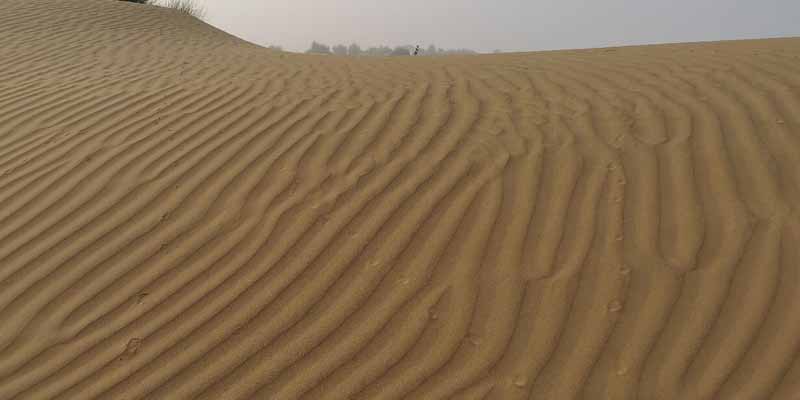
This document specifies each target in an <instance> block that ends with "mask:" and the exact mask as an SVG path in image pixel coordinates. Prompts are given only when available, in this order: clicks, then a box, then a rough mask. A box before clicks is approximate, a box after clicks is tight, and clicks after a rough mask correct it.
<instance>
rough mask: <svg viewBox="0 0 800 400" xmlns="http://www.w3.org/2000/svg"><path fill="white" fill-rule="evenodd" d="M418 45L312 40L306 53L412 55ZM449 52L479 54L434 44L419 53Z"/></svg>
mask: <svg viewBox="0 0 800 400" xmlns="http://www.w3.org/2000/svg"><path fill="white" fill-rule="evenodd" d="M270 47H274V48H278V49H279V48H280V47H279V46H270ZM415 48H416V46H414V45H405V46H397V47H394V48H392V47H389V46H376V47H368V48H366V49H362V48H361V46H359V45H358V44H356V43H353V44H351V45H349V46H346V45H343V44H337V45H335V46H333V47H331V46H328V45H327V44H323V43H319V42H316V41H314V42H311V48H309V49H308V50H306V53H312V54H336V55H339V56H352V57H358V56H410V55H412V54H414V50H415ZM449 54H478V53H477V52H476V51H474V50H470V49H443V48H440V47H436V46H434V45H430V46H428V47H427V49H422V48H420V49H419V53H418V54H417V55H420V56H442V55H449Z"/></svg>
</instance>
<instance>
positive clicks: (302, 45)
mask: <svg viewBox="0 0 800 400" xmlns="http://www.w3.org/2000/svg"><path fill="white" fill-rule="evenodd" d="M198 1H199V2H200V3H202V4H205V6H206V20H207V21H208V22H209V23H211V24H212V25H215V26H217V27H218V28H220V29H223V30H225V31H227V32H230V33H231V34H233V35H236V36H239V37H241V38H243V39H246V40H249V41H251V42H254V43H257V44H261V45H269V44H276V45H281V46H283V47H284V49H286V50H291V51H304V50H306V49H307V48H308V47H309V45H310V43H311V41H312V40H317V41H320V42H323V43H326V44H329V45H333V44H337V43H345V44H348V43H351V42H357V43H359V44H360V45H361V46H362V47H368V46H373V45H380V44H386V45H390V46H393V45H403V44H420V45H422V46H427V45H428V44H430V43H435V44H436V45H437V46H439V47H444V48H464V47H465V48H471V49H474V50H477V51H482V52H488V51H491V50H494V49H501V50H505V51H527V50H550V49H564V48H586V47H601V46H616V45H626V44H647V43H664V42H687V41H705V40H722V39H742V38H762V37H781V36H800V0H657V1H655V0H494V1H490V0H463V1H455V0H198Z"/></svg>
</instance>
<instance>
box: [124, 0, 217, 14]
mask: <svg viewBox="0 0 800 400" xmlns="http://www.w3.org/2000/svg"><path fill="white" fill-rule="evenodd" d="M120 1H126V2H129V3H137V4H150V5H155V6H161V7H166V8H171V9H173V10H178V11H180V12H182V13H184V14H189V15H191V16H193V17H195V18H197V19H203V18H204V17H205V13H206V11H205V9H204V8H203V6H200V5H198V4H197V3H196V2H195V0H161V1H159V0H120Z"/></svg>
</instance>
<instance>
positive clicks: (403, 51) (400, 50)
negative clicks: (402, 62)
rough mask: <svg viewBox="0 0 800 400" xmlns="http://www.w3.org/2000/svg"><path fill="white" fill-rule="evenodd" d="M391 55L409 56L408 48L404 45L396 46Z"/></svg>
mask: <svg viewBox="0 0 800 400" xmlns="http://www.w3.org/2000/svg"><path fill="white" fill-rule="evenodd" d="M392 55H393V56H410V55H411V52H410V51H409V50H408V47H406V46H397V47H395V48H394V50H392Z"/></svg>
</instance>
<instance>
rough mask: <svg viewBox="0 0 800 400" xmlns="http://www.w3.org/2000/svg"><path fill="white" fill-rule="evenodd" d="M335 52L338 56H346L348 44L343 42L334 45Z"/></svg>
mask: <svg viewBox="0 0 800 400" xmlns="http://www.w3.org/2000/svg"><path fill="white" fill-rule="evenodd" d="M333 54H336V55H337V56H346V55H347V46H345V45H343V44H337V45H336V46H333Z"/></svg>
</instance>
